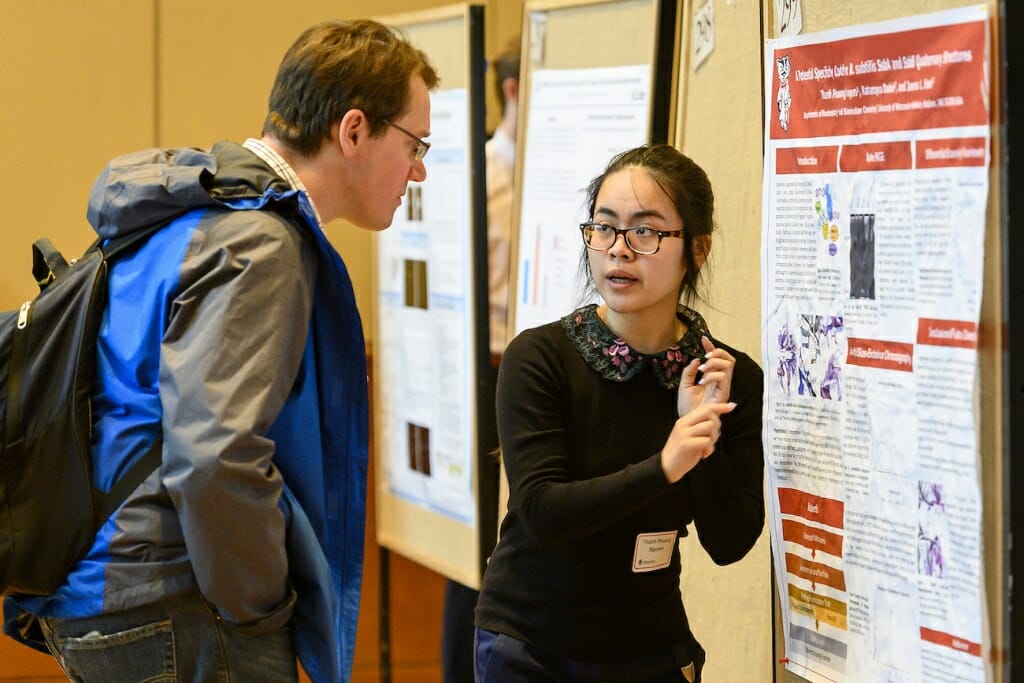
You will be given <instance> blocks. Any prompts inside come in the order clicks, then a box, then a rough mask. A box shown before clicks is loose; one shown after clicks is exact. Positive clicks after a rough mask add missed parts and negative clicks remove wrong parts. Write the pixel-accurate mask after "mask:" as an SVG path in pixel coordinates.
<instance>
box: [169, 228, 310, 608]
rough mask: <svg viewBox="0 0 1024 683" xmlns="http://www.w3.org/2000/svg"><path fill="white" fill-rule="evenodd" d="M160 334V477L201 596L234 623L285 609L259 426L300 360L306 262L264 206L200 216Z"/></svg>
mask: <svg viewBox="0 0 1024 683" xmlns="http://www.w3.org/2000/svg"><path fill="white" fill-rule="evenodd" d="M203 221H204V224H207V226H206V227H204V229H202V230H201V231H200V232H197V235H196V240H195V241H194V243H193V245H192V246H191V247H190V249H189V251H188V253H187V254H186V256H185V260H184V262H183V264H182V268H181V276H180V283H179V284H180V290H179V292H178V294H177V296H175V298H174V300H173V303H172V307H171V311H170V314H169V321H168V327H167V330H166V332H165V334H164V338H163V341H162V344H161V357H160V395H161V402H162V404H163V410H164V417H163V429H164V461H163V477H164V485H165V486H166V488H167V490H168V492H169V494H170V496H171V499H172V500H173V502H174V505H175V508H176V510H177V513H178V517H179V519H180V522H181V527H182V532H183V535H184V540H185V544H186V547H187V550H188V555H189V558H190V559H191V561H192V565H193V570H194V572H195V575H196V579H197V581H198V584H199V588H200V590H201V591H202V593H203V595H204V596H205V597H206V598H207V599H208V600H209V601H210V602H211V603H213V605H214V606H216V607H217V609H218V610H219V611H220V613H221V614H222V615H223V616H224V618H225V619H227V620H229V621H231V622H234V623H237V624H257V623H260V622H264V623H267V622H268V621H270V620H273V621H277V620H280V619H281V618H284V619H286V618H287V617H288V616H289V614H282V612H284V611H286V610H287V605H288V603H287V602H286V600H287V597H288V589H287V577H288V561H287V557H286V555H285V520H284V517H283V514H282V512H281V509H280V508H279V500H280V497H281V493H282V490H283V482H282V478H281V475H280V473H279V471H278V470H277V468H276V467H275V465H274V463H273V461H272V457H273V455H274V443H273V441H272V440H270V439H269V438H267V436H266V434H267V430H268V429H269V428H270V425H271V424H272V423H273V421H274V419H275V418H276V417H277V415H278V413H279V412H280V410H281V408H282V406H283V405H284V402H285V400H286V398H287V397H288V395H289V393H290V390H291V388H292V385H293V383H294V381H295V377H296V374H297V372H298V367H299V364H300V362H301V358H302V354H303V350H304V346H305V342H306V336H307V334H308V329H309V319H310V314H311V306H312V287H313V284H312V283H313V282H314V280H315V277H314V273H315V262H314V260H313V255H312V251H311V250H310V249H309V248H308V246H307V245H304V244H303V243H302V237H301V236H300V235H299V233H298V231H297V230H295V229H294V228H292V227H291V226H289V225H287V224H286V222H285V221H284V219H282V218H280V217H278V216H276V215H273V214H268V213H265V212H262V211H233V212H223V213H220V214H219V215H208V216H207V217H205V218H204V219H203Z"/></svg>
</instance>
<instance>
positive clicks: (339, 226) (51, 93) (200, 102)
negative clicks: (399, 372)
mask: <svg viewBox="0 0 1024 683" xmlns="http://www.w3.org/2000/svg"><path fill="white" fill-rule="evenodd" d="M449 4H453V3H450V2H445V1H444V0H372V1H368V0H346V1H345V2H338V1H337V0H331V1H328V0H292V2H290V3H287V9H286V11H283V10H282V4H281V3H280V2H271V1H270V0H170V1H168V0H89V2H80V1H79V0H46V2H35V3H31V2H16V1H15V0H0V11H2V15H3V20H2V22H0V23H2V28H0V36H2V40H0V59H2V63H3V64H4V65H5V68H4V70H3V72H2V75H0V79H2V80H0V86H2V90H0V92H3V93H4V101H5V104H6V106H4V107H0V164H2V168H4V169H5V173H4V184H5V188H6V190H7V196H8V197H9V198H16V200H12V199H9V200H8V201H6V202H3V203H2V204H0V225H2V226H4V227H3V228H2V229H3V230H4V232H5V233H6V234H5V235H4V238H5V239H4V240H3V247H2V248H0V310H9V309H12V308H15V307H17V306H18V305H19V304H20V302H21V301H23V300H25V299H28V298H31V297H32V296H34V294H35V285H34V284H33V283H32V278H31V251H30V248H31V244H32V242H33V241H34V240H35V239H37V238H39V237H49V238H50V239H51V240H52V241H53V242H54V244H56V245H57V247H58V248H60V249H61V250H62V251H64V252H65V255H66V256H77V255H78V254H80V253H81V252H82V251H83V250H84V249H85V248H86V247H87V246H88V245H89V243H90V242H91V241H92V240H93V238H94V234H93V232H92V230H91V228H89V226H88V224H87V223H86V221H85V206H86V200H87V198H88V193H89V189H90V187H91V185H92V182H93V180H94V179H95V177H96V175H97V174H98V173H99V171H100V170H101V169H102V168H103V165H104V164H105V163H106V162H107V160H108V159H110V158H111V157H113V156H115V155H117V154H120V153H123V152H127V151H130V150H133V149H138V148H144V147H152V146H195V147H208V146H209V145H210V144H212V143H213V142H215V141H216V140H220V139H231V140H236V141H241V140H244V139H245V138H246V137H249V136H258V135H259V133H260V129H261V127H262V124H263V117H264V114H265V112H266V101H267V96H268V94H269V92H270V87H271V84H272V82H273V78H274V74H275V73H276V71H277V65H278V62H279V61H280V59H281V56H282V55H283V54H284V51H285V50H286V49H287V48H288V46H289V45H290V44H291V42H292V41H293V40H294V39H295V38H296V37H297V36H298V34H299V33H300V32H301V31H302V30H303V29H304V28H306V27H307V26H309V25H310V24H312V23H314V22H317V21H320V20H324V19H352V18H357V17H371V16H372V17H384V16H387V15H392V14H402V13H407V12H410V11H415V10H421V9H426V8H431V7H439V6H445V5H449ZM477 4H484V5H485V7H486V9H485V25H486V54H487V55H488V56H490V55H492V54H494V53H495V52H496V51H497V49H498V48H499V47H500V46H501V45H502V44H503V43H504V42H505V41H506V40H507V39H508V37H509V36H512V35H515V34H516V33H518V31H519V28H520V15H521V12H522V2H521V1H520V0H500V1H497V0H492V1H490V2H480V3H477ZM443 85H444V84H443V83H442V87H443ZM491 90H492V86H491V85H490V81H488V98H489V105H488V107H489V112H488V113H489V118H488V121H489V122H490V127H493V125H494V123H495V122H496V117H497V114H496V113H492V112H491V110H492V109H493V111H494V112H496V111H497V110H496V109H494V107H493V106H492V105H493V98H492V97H491V96H490V92H491ZM327 232H328V235H329V236H330V238H331V240H332V241H333V242H334V244H335V245H336V247H337V248H338V250H339V252H341V254H342V256H343V258H344V259H345V261H346V263H347V264H348V267H349V270H350V272H351V275H352V279H353V282H354V284H355V289H356V297H357V299H358V303H359V308H360V310H361V311H362V312H363V326H364V330H365V332H366V334H367V337H368V338H369V337H370V335H371V334H372V329H373V325H372V323H373V320H372V306H371V301H372V297H371V289H370V287H371V285H370V282H371V279H370V241H371V236H370V233H369V232H366V231H364V230H360V229H358V228H355V227H353V226H350V225H346V224H344V223H342V222H340V221H336V222H333V223H331V224H330V225H329V226H328V227H327Z"/></svg>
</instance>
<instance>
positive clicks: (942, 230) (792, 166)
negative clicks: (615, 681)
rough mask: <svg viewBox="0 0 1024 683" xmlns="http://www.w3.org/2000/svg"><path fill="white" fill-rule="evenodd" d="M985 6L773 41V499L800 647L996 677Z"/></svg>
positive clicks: (825, 671)
mask: <svg viewBox="0 0 1024 683" xmlns="http://www.w3.org/2000/svg"><path fill="white" fill-rule="evenodd" d="M989 45H990V39H989V18H988V16H987V10H986V8H985V7H984V6H977V7H970V8H964V9H961V10H955V11H948V12H941V13H935V14H929V15H922V16H917V17H910V18H907V19H904V20H899V21H891V22H885V23H879V24H871V25H865V26H857V27H848V28H845V29H842V30H836V31H830V32H827V33H821V34H817V35H804V36H797V37H790V38H781V39H778V40H774V41H768V42H767V44H766V55H765V65H766V68H765V75H766V83H765V86H766V87H765V97H766V101H765V112H766V117H765V118H766V130H765V139H766V141H767V144H766V150H765V173H764V189H763V202H764V206H763V209H764V211H763V215H764V225H763V231H762V245H761V248H762V252H761V253H762V272H763V274H764V282H763V290H762V291H763V301H762V314H763V315H762V320H763V333H762V352H763V361H764V367H765V375H766V387H765V422H764V439H765V457H766V500H767V501H768V513H769V523H770V524H771V534H772V547H773V555H774V562H775V570H776V576H777V585H778V588H779V598H780V601H781V605H782V614H783V622H782V630H783V631H784V634H785V643H786V644H785V659H784V661H785V662H786V666H787V668H788V669H789V670H791V671H792V672H793V673H796V674H798V675H800V676H801V677H803V678H805V679H808V680H810V681H814V682H842V681H851V682H852V681H856V682H858V683H860V682H863V681H886V682H892V681H897V682H901V683H902V682H904V681H908V682H909V681H915V682H916V681H920V682H922V683H923V682H927V683H943V682H949V683H953V682H954V681H956V682H958V683H963V682H964V681H984V680H986V670H987V667H988V664H987V660H986V653H987V652H988V650H989V635H988V632H987V628H988V627H987V623H988V622H987V615H986V611H985V604H986V603H985V591H984V571H983V557H984V548H983V547H982V529H981V523H982V501H981V482H980V479H981V473H980V470H979V445H978V444H979V436H978V411H979V399H978V396H979V391H980V390H983V388H981V387H979V377H978V320H979V312H980V304H981V295H982V263H983V244H984V234H985V216H986V201H987V196H988V167H989V163H990V145H989V140H990V131H989V109H990V105H989V91H990V86H989V77H988V72H989V64H990V56H989V52H988V50H989Z"/></svg>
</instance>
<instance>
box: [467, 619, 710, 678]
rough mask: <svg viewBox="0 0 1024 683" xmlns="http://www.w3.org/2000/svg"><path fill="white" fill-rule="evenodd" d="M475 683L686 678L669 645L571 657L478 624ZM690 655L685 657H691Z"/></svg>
mask: <svg viewBox="0 0 1024 683" xmlns="http://www.w3.org/2000/svg"><path fill="white" fill-rule="evenodd" d="M691 648H696V652H695V657H696V659H695V660H694V661H693V666H694V668H693V669H691V670H690V671H691V675H692V676H693V682H694V683H700V673H701V668H703V666H704V650H703V648H701V647H700V645H698V644H697V643H696V641H694V642H693V643H692V645H691ZM473 650H474V667H475V669H476V671H475V673H476V683H622V681H629V683H686V681H687V680H688V679H687V678H686V677H685V676H684V675H683V672H682V670H681V669H680V663H679V661H678V660H679V654H678V653H675V652H672V651H665V652H661V653H657V654H652V655H643V656H641V655H638V656H636V657H626V658H622V659H610V660H600V661H597V660H582V659H570V658H568V657H562V656H561V655H555V654H552V653H550V652H545V651H544V650H541V649H540V648H537V647H535V646H533V645H531V644H529V643H524V642H523V641H521V640H519V639H518V638H513V637H512V636H510V635H508V634H505V633H494V632H492V631H486V630H484V629H482V628H478V629H476V635H475V637H474V643H473ZM689 658H690V657H689V656H686V657H684V659H689Z"/></svg>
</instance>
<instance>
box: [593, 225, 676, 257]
mask: <svg viewBox="0 0 1024 683" xmlns="http://www.w3.org/2000/svg"><path fill="white" fill-rule="evenodd" d="M684 232H685V231H684V230H655V229H654V228H651V227H648V226H646V225H638V226H636V227H635V228H615V227H612V226H611V225H605V224H604V223H594V222H589V223H580V233H581V234H582V235H583V243H584V244H585V245H587V248H588V249H593V250H595V251H605V250H607V249H611V248H612V245H613V244H615V240H617V239H618V238H619V235H622V237H623V238H624V239H625V240H626V246H627V247H629V248H630V250H631V251H632V252H633V253H634V254H654V253H657V251H658V250H659V249H661V240H663V239H664V238H666V237H679V238H682V236H683V233H684Z"/></svg>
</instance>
